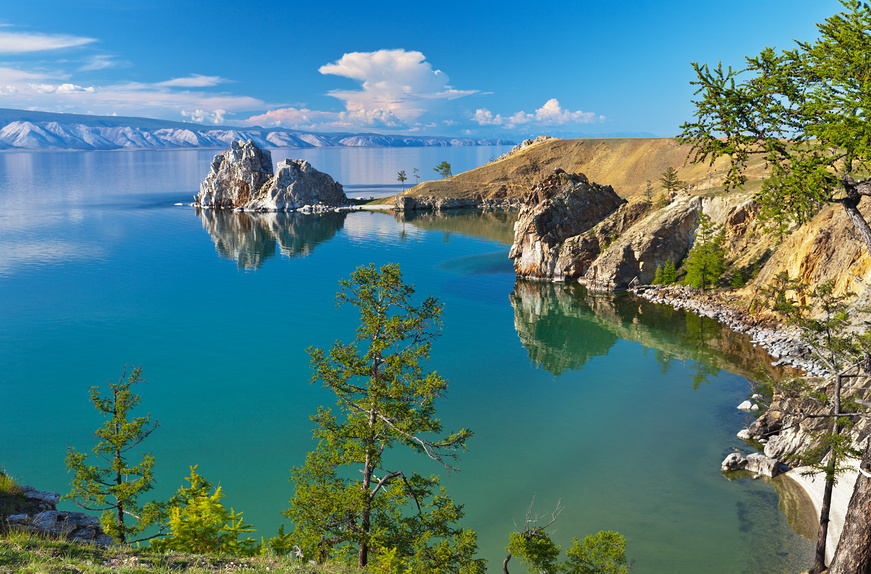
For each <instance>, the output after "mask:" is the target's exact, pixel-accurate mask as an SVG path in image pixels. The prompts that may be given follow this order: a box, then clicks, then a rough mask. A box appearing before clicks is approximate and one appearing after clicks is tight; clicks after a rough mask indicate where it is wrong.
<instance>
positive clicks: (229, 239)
mask: <svg viewBox="0 0 871 574" xmlns="http://www.w3.org/2000/svg"><path fill="white" fill-rule="evenodd" d="M197 215H199V216H200V219H201V220H202V222H203V228H204V229H205V230H206V231H208V232H209V235H211V236H212V241H214V242H215V250H216V251H217V252H218V255H220V256H221V257H223V258H224V259H231V260H233V261H236V263H237V265H238V266H239V268H240V269H258V268H260V266H261V265H263V262H264V261H266V260H267V259H269V258H270V257H275V253H276V251H277V249H276V248H279V249H281V253H282V254H283V255H285V256H287V257H299V256H305V255H308V254H309V253H311V252H312V251H313V250H314V248H315V247H316V246H317V245H318V244H319V243H323V242H324V241H327V240H329V239H332V238H333V236H335V235H336V233H337V232H338V231H339V230H340V229H342V227H343V226H344V224H345V217H346V216H347V213H344V212H341V213H321V214H301V213H280V212H279V213H276V212H269V213H250V212H237V211H228V210H216V209H197Z"/></svg>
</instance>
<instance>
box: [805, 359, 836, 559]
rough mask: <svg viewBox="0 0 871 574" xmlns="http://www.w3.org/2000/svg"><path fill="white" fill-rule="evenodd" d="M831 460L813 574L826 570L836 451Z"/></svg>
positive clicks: (827, 468)
mask: <svg viewBox="0 0 871 574" xmlns="http://www.w3.org/2000/svg"><path fill="white" fill-rule="evenodd" d="M832 414H833V415H835V416H834V417H832V435H831V436H835V435H836V434H838V430H839V427H838V415H840V414H841V373H838V374H837V375H835V391H834V393H833V394H832ZM829 456H830V457H831V460H830V461H829V464H828V465H826V488H825V490H824V491H823V505H822V508H821V509H820V530H819V532H818V533H817V548H816V553H815V555H814V567H813V568H812V569H811V574H822V572H823V570H825V569H826V538H827V537H828V535H829V512H830V511H831V508H832V490H834V487H835V469H836V468H838V460H837V458H836V455H835V452H834V450H831V451H830V452H829Z"/></svg>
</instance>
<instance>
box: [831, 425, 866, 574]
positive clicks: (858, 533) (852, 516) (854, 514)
mask: <svg viewBox="0 0 871 574" xmlns="http://www.w3.org/2000/svg"><path fill="white" fill-rule="evenodd" d="M859 468H861V469H863V470H865V471H866V472H869V469H871V439H869V440H868V446H866V447H865V454H864V455H863V456H862V462H861V464H860V466H859ZM866 573H871V478H868V476H866V475H864V474H862V473H860V474H859V477H858V478H857V479H856V486H855V488H853V496H852V497H850V506H848V507H847V516H846V517H845V518H844V529H843V530H842V531H841V539H840V541H838V548H837V549H836V550H835V556H834V558H832V565H831V567H830V568H829V574H866Z"/></svg>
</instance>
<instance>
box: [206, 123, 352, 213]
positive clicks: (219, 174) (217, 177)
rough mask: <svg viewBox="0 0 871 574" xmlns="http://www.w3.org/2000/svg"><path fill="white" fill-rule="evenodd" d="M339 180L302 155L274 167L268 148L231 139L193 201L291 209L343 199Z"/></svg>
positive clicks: (340, 202) (210, 205)
mask: <svg viewBox="0 0 871 574" xmlns="http://www.w3.org/2000/svg"><path fill="white" fill-rule="evenodd" d="M347 203H348V198H347V197H346V196H345V192H344V191H343V189H342V186H341V184H339V183H336V182H335V181H333V178H332V177H330V176H329V175H327V174H325V173H322V172H320V171H318V170H316V169H315V168H313V167H312V165H311V164H310V163H309V162H307V161H305V160H285V161H283V162H281V163H279V164H278V171H277V172H276V173H275V174H274V175H273V173H272V154H270V153H269V151H267V150H262V149H260V148H259V147H258V146H257V144H255V143H254V142H253V141H251V140H248V141H247V142H235V141H234V142H233V143H232V145H231V146H230V150H229V151H227V152H224V153H222V154H218V155H216V156H215V159H214V160H212V165H211V167H210V169H209V174H208V175H207V176H206V179H205V181H203V183H202V184H200V192H199V193H198V194H197V195H196V196H194V205H195V206H197V207H206V208H232V209H240V210H245V211H294V210H297V209H301V208H304V207H305V206H312V205H320V206H339V205H346V204H347Z"/></svg>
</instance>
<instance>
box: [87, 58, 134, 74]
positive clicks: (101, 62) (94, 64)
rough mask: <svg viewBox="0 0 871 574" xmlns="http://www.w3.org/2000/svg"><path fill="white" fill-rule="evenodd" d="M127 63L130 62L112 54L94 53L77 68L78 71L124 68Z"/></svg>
mask: <svg viewBox="0 0 871 574" xmlns="http://www.w3.org/2000/svg"><path fill="white" fill-rule="evenodd" d="M129 65H130V62H125V61H123V60H118V59H116V58H115V57H114V56H110V55H108V54H95V55H92V56H90V57H89V58H88V61H87V62H85V64H84V65H82V66H81V67H80V68H79V71H80V72H93V71H97V70H106V69H108V68H126V67H127V66H129Z"/></svg>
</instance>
